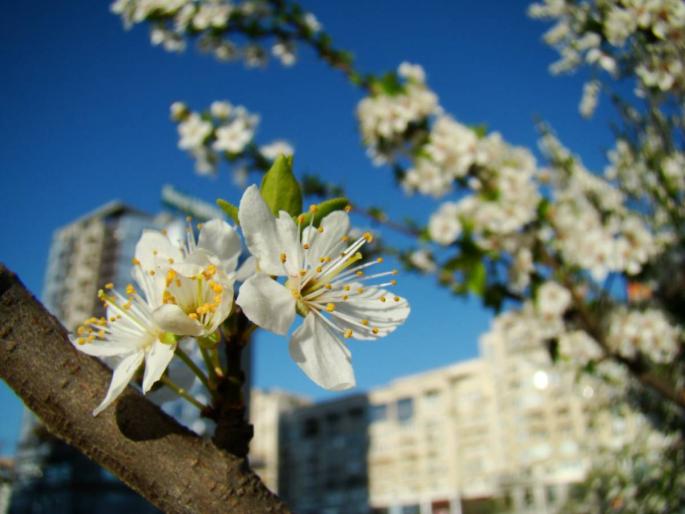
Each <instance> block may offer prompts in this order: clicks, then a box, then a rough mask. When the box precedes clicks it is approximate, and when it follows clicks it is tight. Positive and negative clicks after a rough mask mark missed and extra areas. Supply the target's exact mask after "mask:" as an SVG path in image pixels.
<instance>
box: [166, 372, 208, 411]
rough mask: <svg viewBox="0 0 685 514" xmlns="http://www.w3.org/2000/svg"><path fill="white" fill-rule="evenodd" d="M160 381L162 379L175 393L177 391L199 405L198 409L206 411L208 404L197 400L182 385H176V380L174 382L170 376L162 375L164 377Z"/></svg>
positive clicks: (185, 398) (196, 405)
mask: <svg viewBox="0 0 685 514" xmlns="http://www.w3.org/2000/svg"><path fill="white" fill-rule="evenodd" d="M160 381H161V382H162V383H163V384H164V385H165V386H167V387H168V388H169V389H171V390H172V391H173V392H174V393H176V394H177V395H179V396H180V397H181V398H183V399H184V400H187V401H188V402H190V403H191V404H192V405H194V406H195V407H197V408H198V409H200V411H204V410H205V409H207V406H206V405H204V404H202V403H200V402H199V401H197V400H196V399H195V398H193V397H192V396H191V395H190V394H188V391H186V390H185V389H183V388H182V387H179V386H178V385H176V384H175V383H174V382H172V381H171V380H170V379H169V378H168V377H165V376H162V378H161V379H160Z"/></svg>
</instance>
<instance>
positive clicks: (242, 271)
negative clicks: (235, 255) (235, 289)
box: [233, 255, 257, 282]
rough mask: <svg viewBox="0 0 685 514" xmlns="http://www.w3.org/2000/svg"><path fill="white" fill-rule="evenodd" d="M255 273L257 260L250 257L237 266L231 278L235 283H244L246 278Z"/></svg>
mask: <svg viewBox="0 0 685 514" xmlns="http://www.w3.org/2000/svg"><path fill="white" fill-rule="evenodd" d="M256 272H257V259H255V258H254V256H252V255H250V256H249V257H248V258H247V259H245V261H244V262H243V263H242V264H241V265H240V266H238V270H237V271H236V272H235V275H234V276H233V278H234V279H235V280H236V282H245V281H246V280H247V279H248V278H250V277H251V276H252V275H254V274H255V273H256Z"/></svg>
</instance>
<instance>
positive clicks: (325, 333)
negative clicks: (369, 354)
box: [288, 313, 356, 391]
mask: <svg viewBox="0 0 685 514" xmlns="http://www.w3.org/2000/svg"><path fill="white" fill-rule="evenodd" d="M288 350H289V351H290V357H292V359H293V360H294V361H295V362H296V363H297V365H298V366H299V367H300V369H302V371H304V372H305V374H306V375H307V376H308V377H309V378H311V379H312V380H313V381H314V382H315V383H316V384H318V385H320V386H321V387H323V388H324V389H328V390H330V391H342V390H344V389H349V388H351V387H354V385H355V384H356V381H355V378H354V370H353V369H352V356H351V354H350V351H349V350H348V349H347V347H346V346H345V345H344V344H343V343H342V341H340V339H338V338H337V337H336V336H335V335H334V334H332V333H331V330H330V328H328V327H327V326H326V324H325V323H324V322H323V321H321V320H320V319H318V318H317V317H316V315H315V314H313V313H309V314H307V316H306V317H305V319H304V322H303V323H302V325H300V327H299V328H298V329H297V330H295V332H294V333H293V335H292V337H291V338H290V344H289V346H288Z"/></svg>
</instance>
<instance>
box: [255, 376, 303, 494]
mask: <svg viewBox="0 0 685 514" xmlns="http://www.w3.org/2000/svg"><path fill="white" fill-rule="evenodd" d="M311 403H312V402H311V400H309V399H308V398H306V397H304V396H300V395H295V394H291V393H287V392H285V391H280V390H272V391H262V390H260V389H252V391H251V393H250V422H251V423H252V426H253V427H254V437H253V438H252V442H251V444H250V467H251V468H252V470H253V471H254V472H255V473H257V475H259V477H260V478H261V479H262V481H263V482H264V483H265V484H266V486H267V487H268V488H269V489H270V490H271V491H273V492H274V493H278V467H279V465H280V460H279V438H280V431H281V425H280V423H281V419H282V418H283V415H284V413H286V412H290V411H293V410H296V409H298V408H300V407H305V406H307V405H310V404H311Z"/></svg>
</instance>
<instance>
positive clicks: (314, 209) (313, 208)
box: [309, 204, 319, 214]
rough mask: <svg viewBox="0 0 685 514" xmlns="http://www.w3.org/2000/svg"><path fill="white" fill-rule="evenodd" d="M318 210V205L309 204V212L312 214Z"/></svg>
mask: <svg viewBox="0 0 685 514" xmlns="http://www.w3.org/2000/svg"><path fill="white" fill-rule="evenodd" d="M318 210H319V206H318V205H316V204H314V205H310V206H309V212H311V213H312V214H314V213H315V212H316V211H318Z"/></svg>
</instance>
